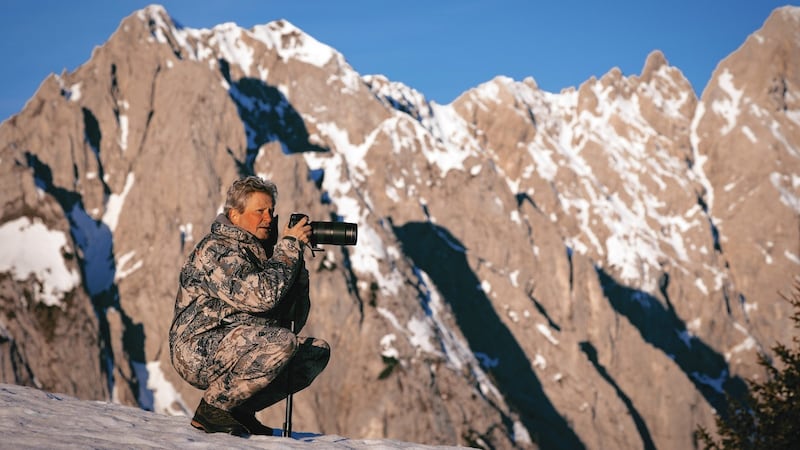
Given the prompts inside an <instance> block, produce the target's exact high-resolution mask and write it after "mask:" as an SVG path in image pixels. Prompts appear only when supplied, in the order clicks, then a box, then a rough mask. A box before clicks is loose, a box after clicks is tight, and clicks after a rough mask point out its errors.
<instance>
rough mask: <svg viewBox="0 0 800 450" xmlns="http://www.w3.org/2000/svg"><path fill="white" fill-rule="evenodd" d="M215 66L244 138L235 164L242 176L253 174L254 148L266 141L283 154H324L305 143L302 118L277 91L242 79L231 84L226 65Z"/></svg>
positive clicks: (221, 63)
mask: <svg viewBox="0 0 800 450" xmlns="http://www.w3.org/2000/svg"><path fill="white" fill-rule="evenodd" d="M219 67H220V72H221V73H222V76H223V77H225V80H226V81H227V82H228V85H229V86H230V88H229V89H228V95H230V97H231V99H232V100H233V102H234V103H235V104H236V109H237V110H238V112H239V117H241V119H242V123H243V124H244V129H245V134H246V135H247V154H246V156H245V160H244V161H237V163H239V171H240V172H242V174H247V175H251V174H253V164H254V163H255V158H256V156H258V149H259V148H260V147H261V146H262V145H264V144H267V143H270V142H278V143H280V145H281V149H282V150H283V153H284V154H287V155H288V154H293V153H304V152H327V151H328V149H326V148H323V147H320V146H318V145H314V144H312V143H310V142H309V137H310V136H309V134H308V129H306V125H305V121H303V117H302V116H301V115H300V113H298V112H297V110H295V109H294V107H293V106H292V105H291V103H289V100H287V99H286V96H284V95H283V93H281V91H280V90H278V89H277V88H276V87H274V86H270V85H268V84H266V83H264V82H263V81H262V80H259V79H257V78H247V77H245V78H241V79H239V80H237V81H233V79H232V78H231V73H230V64H229V63H228V61H226V60H224V59H220V60H219ZM229 153H230V151H229Z"/></svg>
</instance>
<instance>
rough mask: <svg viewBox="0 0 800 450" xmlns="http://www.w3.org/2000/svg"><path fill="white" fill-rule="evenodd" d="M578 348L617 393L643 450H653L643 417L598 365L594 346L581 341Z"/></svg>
mask: <svg viewBox="0 0 800 450" xmlns="http://www.w3.org/2000/svg"><path fill="white" fill-rule="evenodd" d="M578 346H579V347H580V349H581V351H582V352H583V354H584V355H586V358H587V359H588V360H589V362H590V363H592V365H593V366H594V368H595V370H596V371H597V374H598V375H600V377H601V378H602V379H603V380H605V381H606V383H608V384H609V385H610V386H611V387H612V388H614V391H615V392H616V393H617V397H619V399H620V400H621V401H622V403H623V404H624V405H625V407H626V408H627V409H628V413H629V414H630V415H631V419H633V423H634V425H636V431H638V432H639V436H641V438H642V444H643V446H644V448H645V449H647V450H651V449H652V450H654V449H655V448H656V445H655V443H654V442H653V437H652V436H650V430H648V429H647V423H645V421H644V417H642V415H641V414H640V413H639V411H638V410H637V409H636V406H634V404H633V401H632V400H631V398H630V397H628V394H626V393H625V391H623V390H622V388H621V387H620V386H619V384H617V382H616V381H615V380H614V378H613V377H611V374H609V373H608V370H606V368H605V367H603V365H602V364H600V361H599V358H598V357H597V349H596V348H595V347H594V345H592V343H591V342H588V341H583V342H581V343H580V344H578Z"/></svg>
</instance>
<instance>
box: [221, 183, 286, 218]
mask: <svg viewBox="0 0 800 450" xmlns="http://www.w3.org/2000/svg"><path fill="white" fill-rule="evenodd" d="M253 192H263V193H265V194H267V195H269V196H270V197H272V202H273V203H277V202H278V187H277V186H275V183H273V182H271V181H267V180H264V179H262V178H261V177H257V176H255V175H250V176H249V177H244V178H239V179H238V180H236V181H234V182H233V184H232V185H231V187H230V188H228V195H227V197H226V198H225V207H224V209H223V212H224V214H225V215H226V216H227V215H228V213H229V212H230V211H231V210H232V209H235V210H236V211H239V212H243V211H244V207H245V205H246V204H247V199H248V198H250V194H252V193H253Z"/></svg>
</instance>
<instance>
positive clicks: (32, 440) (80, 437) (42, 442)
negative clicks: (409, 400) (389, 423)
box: [0, 384, 455, 449]
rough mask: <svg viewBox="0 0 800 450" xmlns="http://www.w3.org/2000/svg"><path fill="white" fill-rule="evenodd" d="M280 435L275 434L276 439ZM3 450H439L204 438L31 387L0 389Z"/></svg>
mask: <svg viewBox="0 0 800 450" xmlns="http://www.w3.org/2000/svg"><path fill="white" fill-rule="evenodd" d="M280 431H281V430H275V433H276V434H280ZM2 448H14V449H23V448H48V449H71V448H82V449H83V448H111V449H116V448H137V449H141V448H165V449H172V448H175V449H218V448H236V449H256V448H258V449H264V448H268V449H277V448H314V449H326V448H332V449H436V448H438V449H443V448H455V447H443V446H439V447H437V446H430V445H419V444H412V443H407V442H399V441H391V440H385V439H384V440H379V439H348V438H344V437H341V436H334V435H319V434H315V433H306V432H295V433H292V438H291V439H289V438H283V437H280V436H249V437H244V438H242V437H236V436H229V435H225V434H206V433H203V432H201V431H198V430H195V429H194V428H192V427H191V426H190V425H189V421H188V419H187V418H186V417H175V416H167V415H162V414H156V413H152V412H148V411H145V410H142V409H138V408H132V407H129V406H122V405H118V404H114V403H107V402H100V401H85V400H78V399H76V398H74V397H69V396H66V395H62V394H52V393H49V392H44V391H40V390H37V389H33V388H28V387H22V386H16V385H9V384H0V449H2Z"/></svg>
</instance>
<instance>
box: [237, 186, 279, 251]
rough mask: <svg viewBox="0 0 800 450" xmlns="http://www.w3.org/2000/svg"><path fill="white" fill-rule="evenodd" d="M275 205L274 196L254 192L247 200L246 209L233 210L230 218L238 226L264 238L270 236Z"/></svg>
mask: <svg viewBox="0 0 800 450" xmlns="http://www.w3.org/2000/svg"><path fill="white" fill-rule="evenodd" d="M274 212H275V205H274V202H273V201H272V197H270V195H269V194H265V193H263V192H253V193H251V194H250V196H249V197H248V198H247V202H245V206H244V211H243V212H241V213H240V212H239V211H237V210H235V209H232V210H231V213H230V217H229V218H230V220H231V222H232V223H233V224H234V225H236V226H237V227H239V228H241V229H243V230H247V231H249V232H250V233H252V234H253V235H255V237H257V238H259V239H261V240H262V241H263V240H266V239H267V236H269V226H270V224H271V223H272V214H273V213H274Z"/></svg>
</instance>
